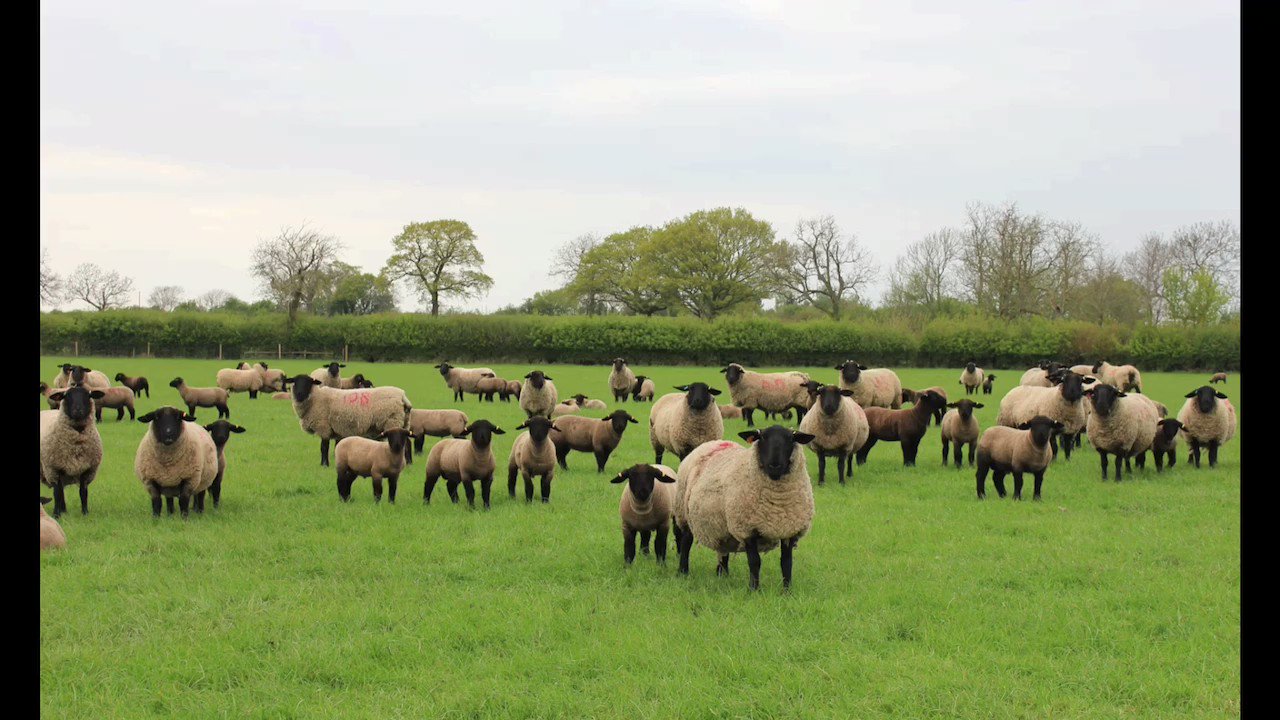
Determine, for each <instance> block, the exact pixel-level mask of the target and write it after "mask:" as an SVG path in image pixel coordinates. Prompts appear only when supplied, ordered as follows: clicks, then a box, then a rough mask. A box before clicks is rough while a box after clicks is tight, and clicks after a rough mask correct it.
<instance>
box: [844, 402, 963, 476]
mask: <svg viewBox="0 0 1280 720" xmlns="http://www.w3.org/2000/svg"><path fill="white" fill-rule="evenodd" d="M946 406H947V399H946V398H945V397H943V396H942V395H940V394H939V393H937V392H936V391H934V390H925V391H923V392H921V393H920V395H919V396H918V397H917V399H916V404H915V406H914V407H912V408H910V409H908V410H890V409H888V408H883V407H876V406H872V407H867V408H863V412H865V413H866V414H867V425H868V426H870V428H871V434H870V435H869V436H868V437H867V442H866V443H865V444H864V445H863V446H862V447H861V448H860V449H859V450H858V464H859V465H862V464H863V463H865V462H866V461H867V454H868V453H870V452H871V448H873V447H875V444H876V443H877V442H878V441H880V440H884V441H886V442H900V443H902V464H903V465H905V466H908V467H911V466H914V465H915V464H916V453H917V452H918V451H919V450H920V441H921V440H922V439H924V435H925V432H926V431H928V429H929V418H930V417H932V416H933V414H934V413H936V412H938V411H939V410H941V409H942V408H945V407H946Z"/></svg>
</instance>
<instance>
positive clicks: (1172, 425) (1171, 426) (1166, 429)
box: [1157, 418, 1182, 442]
mask: <svg viewBox="0 0 1280 720" xmlns="http://www.w3.org/2000/svg"><path fill="white" fill-rule="evenodd" d="M1157 424H1158V425H1159V426H1160V434H1161V435H1163V436H1164V439H1165V442H1168V441H1170V440H1172V439H1173V436H1174V435H1177V434H1178V431H1179V430H1181V429H1182V423H1181V422H1179V421H1177V420H1173V419H1171V418H1170V419H1165V420H1161V421H1160V422H1159V423H1157Z"/></svg>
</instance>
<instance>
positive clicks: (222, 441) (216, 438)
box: [204, 420, 244, 447]
mask: <svg viewBox="0 0 1280 720" xmlns="http://www.w3.org/2000/svg"><path fill="white" fill-rule="evenodd" d="M204 429H205V430H208V431H209V437H211V438H213V444H214V445H217V446H218V447H222V446H223V445H226V444H227V441H228V440H230V439H231V433H242V432H244V428H242V427H240V426H239V425H233V424H232V423H231V421H230V420H218V421H217V422H211V423H209V424H208V425H205V426H204Z"/></svg>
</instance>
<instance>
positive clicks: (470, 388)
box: [435, 362, 498, 402]
mask: <svg viewBox="0 0 1280 720" xmlns="http://www.w3.org/2000/svg"><path fill="white" fill-rule="evenodd" d="M435 367H436V369H438V370H439V371H440V377H442V378H444V383H445V385H448V386H449V389H451V390H453V399H454V400H456V401H459V402H461V401H463V400H466V393H475V394H479V393H478V392H477V390H476V383H478V382H480V379H481V378H485V377H497V376H498V374H497V373H495V372H494V371H493V370H490V369H489V368H460V367H454V366H452V365H450V364H449V363H447V362H442V363H440V364H439V365H436V366H435Z"/></svg>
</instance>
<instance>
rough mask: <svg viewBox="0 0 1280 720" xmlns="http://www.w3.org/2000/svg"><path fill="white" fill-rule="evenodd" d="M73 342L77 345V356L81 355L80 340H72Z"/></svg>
mask: <svg viewBox="0 0 1280 720" xmlns="http://www.w3.org/2000/svg"><path fill="white" fill-rule="evenodd" d="M71 342H72V343H74V344H75V346H76V357H80V341H79V340H72V341H71Z"/></svg>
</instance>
